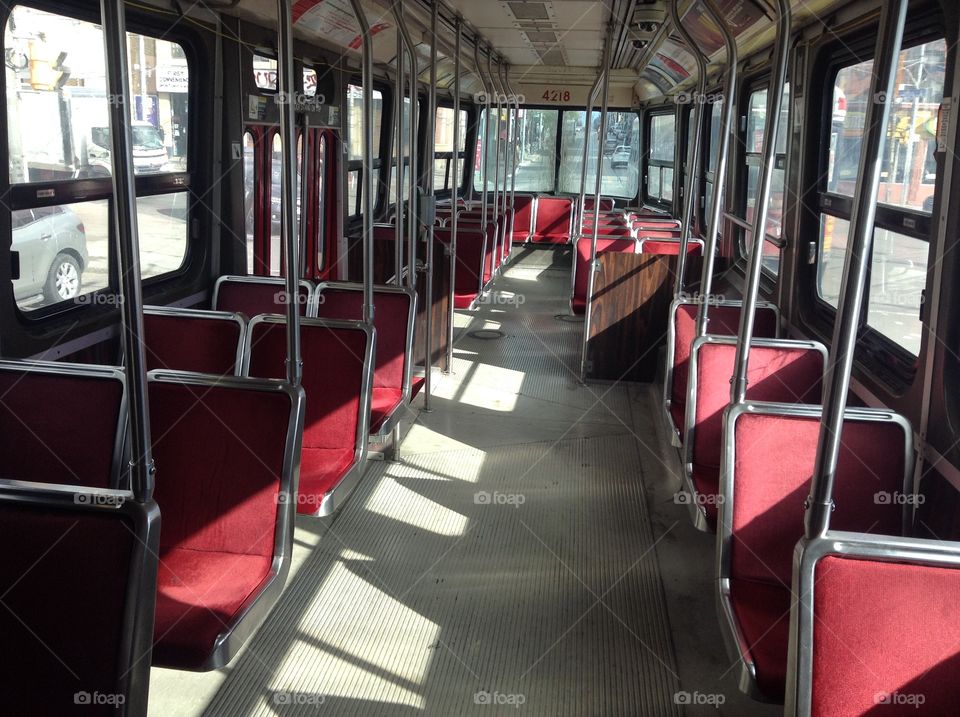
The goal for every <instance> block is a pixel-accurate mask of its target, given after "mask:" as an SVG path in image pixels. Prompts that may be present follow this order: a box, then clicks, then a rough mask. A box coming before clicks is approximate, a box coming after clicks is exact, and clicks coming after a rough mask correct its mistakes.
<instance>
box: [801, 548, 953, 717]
mask: <svg viewBox="0 0 960 717" xmlns="http://www.w3.org/2000/svg"><path fill="white" fill-rule="evenodd" d="M797 552H798V557H797V561H796V565H797V568H796V572H795V577H794V580H795V585H796V588H795V589H796V590H797V595H798V597H799V601H798V605H797V607H796V608H795V609H794V610H793V612H792V614H791V623H790V630H791V633H790V651H789V654H790V664H791V666H792V667H793V668H794V669H792V670H790V671H788V673H787V675H788V676H787V700H786V710H785V714H789V715H803V716H804V717H827V716H828V715H829V716H830V717H854V716H859V715H886V714H890V715H917V716H918V717H938V716H939V715H948V714H954V713H956V707H957V704H958V703H960V680H957V671H958V669H960V648H958V645H960V620H957V619H956V610H955V608H954V606H955V604H956V596H957V594H958V591H960V543H956V542H944V541H932V540H918V539H908V538H892V537H875V536H868V535H857V534H853V533H847V532H840V531H834V530H830V531H828V532H827V534H826V535H825V536H824V537H823V538H818V539H815V540H811V541H809V542H807V541H804V542H803V543H801V545H800V546H799V547H798V548H797ZM799 645H803V649H799Z"/></svg>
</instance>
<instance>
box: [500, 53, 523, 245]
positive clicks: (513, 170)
mask: <svg viewBox="0 0 960 717" xmlns="http://www.w3.org/2000/svg"><path fill="white" fill-rule="evenodd" d="M503 81H504V82H505V83H506V87H507V90H508V91H509V92H510V94H511V95H512V96H513V107H514V109H513V130H512V133H511V140H510V208H511V209H512V210H513V212H514V213H513V214H512V215H511V216H510V243H511V245H512V244H513V230H514V227H515V226H516V224H515V222H516V211H517V209H516V207H517V144H518V143H519V130H520V97H519V96H518V95H517V93H516V92H514V91H513V86H512V85H511V84H510V65H509V64H507V65H504V66H503Z"/></svg>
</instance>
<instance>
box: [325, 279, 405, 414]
mask: <svg viewBox="0 0 960 717" xmlns="http://www.w3.org/2000/svg"><path fill="white" fill-rule="evenodd" d="M373 295H374V304H375V306H376V311H375V312H374V315H373V326H374V328H375V329H376V332H377V346H376V352H375V363H374V369H373V386H374V388H394V389H399V390H400V391H402V392H403V395H404V400H405V401H406V400H407V399H408V398H409V394H410V375H411V371H412V368H413V362H412V359H411V356H412V351H413V326H414V320H415V318H416V313H417V296H416V293H414V291H413V290H411V289H408V288H405V287H400V286H375V287H374V288H373ZM310 316H311V317H313V318H320V319H348V320H353V321H360V320H362V319H363V286H362V285H361V284H355V283H347V282H325V283H321V284H318V285H317V290H316V292H315V294H314V303H313V306H312V308H311V310H310Z"/></svg>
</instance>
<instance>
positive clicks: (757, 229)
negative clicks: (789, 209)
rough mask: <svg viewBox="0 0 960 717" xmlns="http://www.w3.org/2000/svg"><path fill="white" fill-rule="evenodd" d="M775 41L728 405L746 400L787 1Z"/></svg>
mask: <svg viewBox="0 0 960 717" xmlns="http://www.w3.org/2000/svg"><path fill="white" fill-rule="evenodd" d="M777 5H778V6H779V13H780V14H779V17H778V18H777V36H776V37H777V39H776V45H775V48H776V50H775V52H774V61H773V74H772V75H771V76H770V88H769V89H768V90H767V117H766V122H765V123H764V124H765V125H766V126H765V127H764V130H763V160H762V161H763V164H762V165H761V166H762V167H763V172H762V174H761V175H760V186H759V188H758V190H759V191H758V192H757V205H756V206H755V208H754V217H753V230H752V231H753V234H752V236H751V237H750V244H749V246H750V247H751V248H750V255H749V259H748V260H747V285H746V287H745V290H744V293H743V306H742V307H741V309H740V330H739V332H738V333H739V339H738V340H737V352H736V358H735V360H734V364H733V366H734V368H733V378H732V379H731V381H730V402H731V403H742V402H743V401H744V400H745V399H746V396H747V370H748V368H749V364H750V342H751V341H752V340H753V326H754V321H755V316H754V314H755V312H756V310H757V296H758V294H759V293H760V273H761V269H762V268H763V243H764V241H765V240H766V235H767V216H768V214H769V213H770V194H771V190H772V185H773V170H774V167H775V166H776V154H777V135H778V134H779V133H780V105H781V104H782V103H783V94H784V92H783V88H784V85H785V84H786V82H787V62H788V60H789V57H790V52H789V50H790V28H791V22H792V18H791V14H790V1H789V0H778V2H777Z"/></svg>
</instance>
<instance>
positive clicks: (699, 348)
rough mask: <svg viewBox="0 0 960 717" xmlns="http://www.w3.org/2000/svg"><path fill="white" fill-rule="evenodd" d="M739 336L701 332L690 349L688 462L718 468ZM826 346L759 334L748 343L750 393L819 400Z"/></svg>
mask: <svg viewBox="0 0 960 717" xmlns="http://www.w3.org/2000/svg"><path fill="white" fill-rule="evenodd" d="M736 352H737V339H736V337H733V336H712V335H707V336H702V337H700V338H698V339H695V340H694V342H693V346H692V347H691V349H690V375H689V377H688V378H689V384H688V387H687V412H686V421H685V426H684V428H685V433H684V456H685V463H687V464H696V465H700V466H707V467H710V468H714V469H719V468H720V450H721V446H722V441H721V435H722V432H723V411H724V409H726V407H727V406H728V405H729V403H730V377H731V376H732V375H733V368H734V361H735V357H736ZM826 363H827V349H826V347H825V346H824V345H823V344H821V343H819V342H816V341H780V340H770V339H757V340H755V341H754V342H753V344H751V347H750V364H749V367H748V370H747V398H748V399H749V400H750V401H766V402H771V403H792V404H800V403H813V404H816V403H819V402H820V397H821V391H822V385H823V372H824V370H825V369H826Z"/></svg>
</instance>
